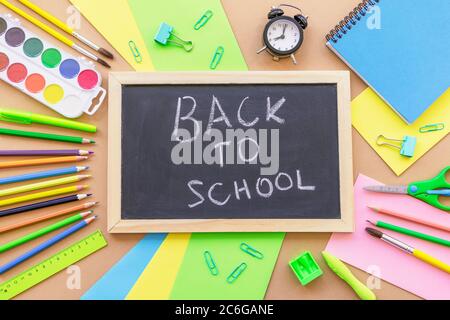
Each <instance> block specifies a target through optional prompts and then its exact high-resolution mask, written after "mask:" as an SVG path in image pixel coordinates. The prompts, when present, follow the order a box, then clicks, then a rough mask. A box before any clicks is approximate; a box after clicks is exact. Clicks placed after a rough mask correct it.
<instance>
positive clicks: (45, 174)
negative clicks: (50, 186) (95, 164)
mask: <svg viewBox="0 0 450 320" xmlns="http://www.w3.org/2000/svg"><path fill="white" fill-rule="evenodd" d="M87 169H89V167H67V168H60V169H55V170H47V171H39V172H33V173H27V174H21V175H18V176H12V177H5V178H0V185H2V184H9V183H16V182H23V181H29V180H36V179H43V178H51V177H56V176H63V175H66V174H73V173H79V172H81V171H84V170H87Z"/></svg>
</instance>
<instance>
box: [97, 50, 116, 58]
mask: <svg viewBox="0 0 450 320" xmlns="http://www.w3.org/2000/svg"><path fill="white" fill-rule="evenodd" d="M98 52H99V53H100V54H101V55H104V56H105V57H107V58H109V59H114V56H113V54H112V53H111V52H109V51H108V50H106V49H103V48H100V49H98Z"/></svg>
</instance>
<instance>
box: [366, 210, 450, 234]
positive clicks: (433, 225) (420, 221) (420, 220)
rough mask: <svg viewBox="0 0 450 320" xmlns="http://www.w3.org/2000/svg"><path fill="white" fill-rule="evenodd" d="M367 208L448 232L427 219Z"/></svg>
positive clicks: (448, 230) (448, 229)
mask: <svg viewBox="0 0 450 320" xmlns="http://www.w3.org/2000/svg"><path fill="white" fill-rule="evenodd" d="M367 207H368V208H370V209H372V210H373V211H375V212H378V213H380V214H386V215H389V216H393V217H396V218H399V219H402V220H407V221H411V222H415V223H418V224H423V225H425V226H428V227H430V228H434V229H439V230H444V231H447V232H450V227H447V226H444V225H441V224H438V223H435V222H433V221H429V220H427V219H420V218H417V217H412V216H410V215H407V214H404V213H401V212H395V211H392V210H387V209H382V208H376V207H372V206H367Z"/></svg>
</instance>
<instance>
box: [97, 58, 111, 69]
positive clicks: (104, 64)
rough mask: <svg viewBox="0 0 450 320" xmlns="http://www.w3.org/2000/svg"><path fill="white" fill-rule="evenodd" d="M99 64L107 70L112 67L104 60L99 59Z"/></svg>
mask: <svg viewBox="0 0 450 320" xmlns="http://www.w3.org/2000/svg"><path fill="white" fill-rule="evenodd" d="M97 62H98V63H100V64H101V65H102V66H105V67H107V68H111V66H110V65H109V64H107V63H106V61H104V60H102V59H100V58H97Z"/></svg>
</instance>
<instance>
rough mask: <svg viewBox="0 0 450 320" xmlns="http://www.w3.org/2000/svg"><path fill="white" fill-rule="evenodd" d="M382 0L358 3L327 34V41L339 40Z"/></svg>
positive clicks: (366, 0)
mask: <svg viewBox="0 0 450 320" xmlns="http://www.w3.org/2000/svg"><path fill="white" fill-rule="evenodd" d="M379 2H380V0H363V1H362V2H361V3H360V4H358V5H357V6H356V7H355V8H354V9H353V10H352V11H350V12H349V14H348V15H347V16H346V17H345V18H344V19H343V20H341V21H340V22H339V23H338V24H337V25H336V26H335V27H334V28H333V29H331V30H330V32H329V33H328V34H327V35H326V37H325V38H326V39H327V41H333V42H334V43H336V42H338V40H339V39H341V38H342V36H343V35H345V34H347V32H348V31H350V30H351V29H352V27H353V26H354V25H356V23H357V22H358V21H359V20H361V18H362V17H364V16H365V15H366V13H367V11H369V9H370V7H373V6H375V5H376V4H377V3H379Z"/></svg>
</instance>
